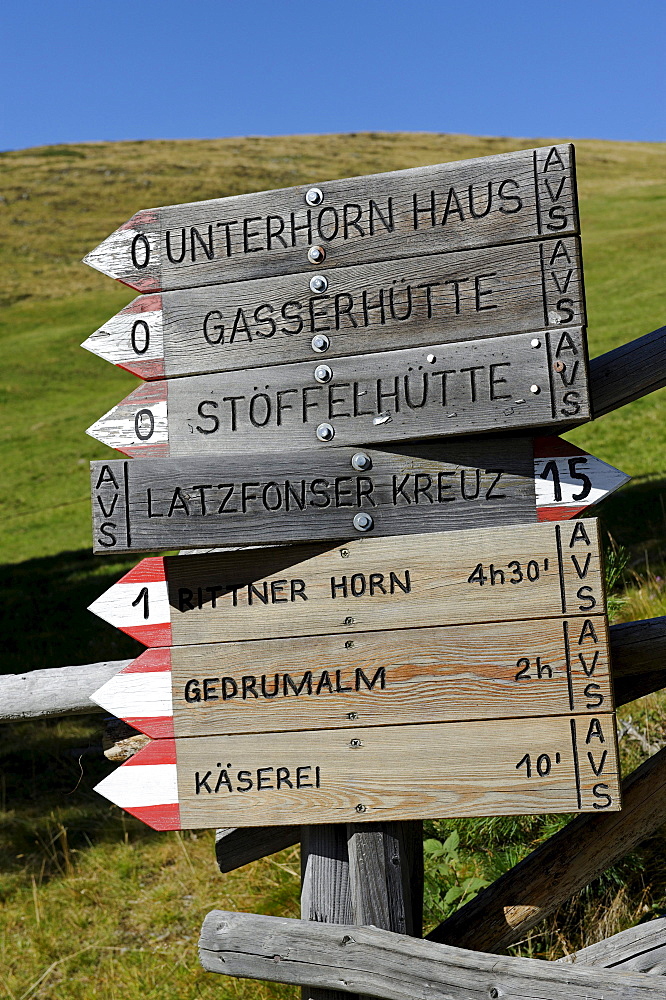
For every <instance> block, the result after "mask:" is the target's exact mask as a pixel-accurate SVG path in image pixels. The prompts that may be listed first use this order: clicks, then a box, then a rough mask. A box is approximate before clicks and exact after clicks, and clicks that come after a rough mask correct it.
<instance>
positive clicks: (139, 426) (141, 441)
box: [86, 380, 169, 458]
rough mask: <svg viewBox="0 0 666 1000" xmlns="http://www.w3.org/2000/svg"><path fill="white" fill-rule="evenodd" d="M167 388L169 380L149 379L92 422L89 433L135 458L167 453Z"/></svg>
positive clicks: (103, 442) (162, 455) (163, 456)
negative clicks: (155, 380)
mask: <svg viewBox="0 0 666 1000" xmlns="http://www.w3.org/2000/svg"><path fill="white" fill-rule="evenodd" d="M167 392H168V386H167V382H166V381H165V380H160V381H158V382H145V383H144V384H143V385H140V386H139V387H138V388H137V389H135V390H134V392H131V393H130V394H129V396H127V397H126V398H125V399H123V400H122V401H121V402H120V403H118V405H117V406H114V407H113V408H112V409H111V410H109V412H108V413H105V414H104V416H102V417H100V418H99V420H96V421H95V423H94V424H91V426H90V427H88V429H87V430H86V434H89V435H90V437H92V438H95V440H96V441H101V442H102V444H108V446H109V448H115V449H116V451H119V452H121V453H122V454H123V455H130V456H131V457H133V458H148V457H149V456H152V457H154V458H160V457H162V458H165V457H167V456H168V455H169V416H168V403H167ZM147 439H149V440H147Z"/></svg>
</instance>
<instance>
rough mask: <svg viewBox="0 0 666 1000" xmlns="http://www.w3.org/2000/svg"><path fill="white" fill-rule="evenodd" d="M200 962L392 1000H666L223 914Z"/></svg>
mask: <svg viewBox="0 0 666 1000" xmlns="http://www.w3.org/2000/svg"><path fill="white" fill-rule="evenodd" d="M199 958H200V960H201V963H202V965H203V967H204V969H206V970H207V971H208V972H218V973H222V974H223V975H228V976H241V977H245V978H249V979H267V980H269V981H273V982H280V983H292V984H295V985H301V984H302V983H304V982H310V983H314V984H315V985H316V986H318V987H320V988H322V987H323V988H325V989H338V990H344V991H345V992H347V993H360V994H363V995H371V996H379V997H386V998H387V1000H470V998H473V1000H486V998H487V997H507V998H520V1000H643V998H645V1000H648V998H651V1000H663V996H664V992H663V983H660V982H659V981H657V980H655V978H654V977H651V976H643V975H640V974H639V973H634V974H632V975H629V974H626V975H621V974H620V973H617V972H609V971H607V970H605V969H597V968H595V969H589V968H585V967H583V966H578V965H574V966H571V965H564V964H560V963H557V962H540V961H537V960H535V959H529V958H508V957H498V956H496V955H484V954H480V953H478V952H472V951H467V950H464V949H461V948H452V947H448V946H446V945H441V944H440V945H437V944H433V943H432V942H430V941H419V940H416V939H415V938H411V937H408V936H407V935H404V934H395V933H393V932H391V931H385V930H379V929H377V928H375V927H353V926H347V927H337V926H333V925H327V924H316V923H307V922H304V921H298V920H290V919H289V918H286V917H265V916H259V915H257V914H253V913H230V912H227V911H224V910H213V911H212V912H211V913H209V914H208V916H207V917H206V918H205V920H204V923H203V927H202V929H201V938H200V940H199Z"/></svg>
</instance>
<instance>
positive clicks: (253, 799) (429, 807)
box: [96, 714, 620, 830]
mask: <svg viewBox="0 0 666 1000" xmlns="http://www.w3.org/2000/svg"><path fill="white" fill-rule="evenodd" d="M96 790H97V791H98V792H100V794H102V795H104V796H105V797H106V798H108V799H110V801H112V802H115V804H116V805H119V806H120V807H121V808H123V809H126V810H127V811H128V812H130V813H132V815H134V816H137V817H138V818H139V819H141V820H143V821H144V822H146V823H148V825H150V826H152V827H153V828H154V829H165V830H173V829H183V830H186V829H201V828H204V827H217V826H221V825H225V826H230V825H233V826H251V827H254V826H257V825H258V824H260V823H264V824H266V825H267V826H273V825H275V826H284V825H286V824H287V823H303V824H310V823H312V822H313V820H315V819H316V820H317V822H319V823H322V822H324V823H336V822H359V821H360V822H384V821H390V820H398V819H420V818H422V817H424V816H446V815H448V816H493V815H502V814H523V813H538V812H579V811H582V812H588V811H595V812H599V811H600V810H606V809H610V810H614V809H619V807H620V801H619V796H618V777H617V754H616V738H615V721H614V716H613V715H612V714H605V715H603V714H599V715H595V716H591V717H588V716H555V717H551V718H537V719H519V720H510V722H509V723H507V721H506V720H499V721H496V720H491V721H487V722H448V723H435V724H430V723H424V724H421V725H405V726H377V727H368V728H366V729H353V728H350V729H345V730H320V731H318V732H317V734H316V738H315V734H313V733H312V732H309V731H302V732H298V733H268V734H264V733H260V734H252V735H251V736H247V735H241V736H226V737H224V739H220V738H219V737H205V736H199V737H189V738H186V739H179V740H171V739H161V740H156V741H154V742H153V743H151V744H150V745H149V746H147V747H146V748H145V749H144V750H142V751H141V752H140V753H138V754H136V756H134V757H132V758H131V759H130V760H128V761H127V762H126V763H125V764H123V765H122V767H119V768H118V769H117V770H116V771H115V772H113V773H112V774H110V775H108V777H106V778H105V779H104V780H103V781H102V782H101V783H100V784H99V785H97V788H96Z"/></svg>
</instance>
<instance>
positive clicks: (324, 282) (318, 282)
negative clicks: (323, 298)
mask: <svg viewBox="0 0 666 1000" xmlns="http://www.w3.org/2000/svg"><path fill="white" fill-rule="evenodd" d="M327 288H328V278H325V277H324V275H323V274H313V275H312V277H311V278H310V291H311V292H325V291H326V289H327Z"/></svg>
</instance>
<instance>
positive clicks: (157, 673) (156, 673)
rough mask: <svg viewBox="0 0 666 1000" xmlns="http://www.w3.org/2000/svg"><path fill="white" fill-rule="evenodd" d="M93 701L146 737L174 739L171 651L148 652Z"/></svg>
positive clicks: (110, 683) (106, 686)
mask: <svg viewBox="0 0 666 1000" xmlns="http://www.w3.org/2000/svg"><path fill="white" fill-rule="evenodd" d="M90 699H91V701H94V702H95V704H96V705H99V706H100V707H101V708H104V709H106V711H107V712H110V713H111V714H112V715H115V716H116V718H117V719H123V721H124V722H126V723H127V724H128V725H130V726H132V727H133V728H134V729H138V730H139V732H141V733H145V734H146V736H151V737H152V738H153V739H166V738H172V737H173V735H174V730H173V697H172V694H171V650H170V649H147V650H146V651H145V652H144V653H142V654H141V656H138V657H137V658H136V660H133V661H132V663H129V664H128V665H127V666H126V667H124V668H123V669H122V670H120V671H119V672H118V673H117V674H116V675H115V676H114V677H112V678H111V680H109V681H107V682H106V684H103V685H102V687H101V688H99V689H98V690H97V691H95V692H94V693H93V694H91V695H90Z"/></svg>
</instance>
